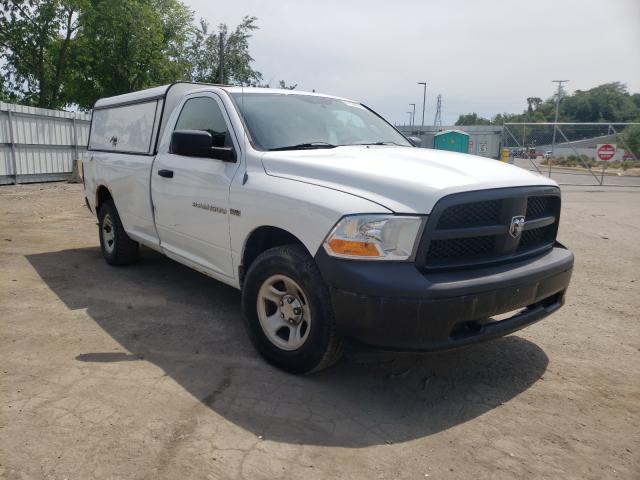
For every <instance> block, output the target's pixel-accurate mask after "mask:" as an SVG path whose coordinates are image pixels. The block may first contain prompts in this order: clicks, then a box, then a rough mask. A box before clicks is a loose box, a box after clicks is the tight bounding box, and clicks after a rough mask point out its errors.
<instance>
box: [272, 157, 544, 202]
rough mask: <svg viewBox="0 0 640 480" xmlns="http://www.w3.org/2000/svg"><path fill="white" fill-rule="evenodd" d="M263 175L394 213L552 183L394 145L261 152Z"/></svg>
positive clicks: (482, 162) (489, 163)
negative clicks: (465, 195)
mask: <svg viewBox="0 0 640 480" xmlns="http://www.w3.org/2000/svg"><path fill="white" fill-rule="evenodd" d="M262 163H263V165H264V169H265V171H266V172H267V174H268V175H273V176H277V177H283V178H289V179H292V180H299V181H302V182H307V183H312V184H315V185H320V186H324V187H327V188H332V189H334V190H340V191H343V192H347V193H351V194H353V195H357V196H359V197H363V198H366V199H368V200H371V201H373V202H376V203H378V204H380V205H382V206H384V207H386V208H388V209H390V210H392V211H394V212H397V213H424V214H426V213H430V212H431V209H432V208H433V206H434V205H435V203H436V202H437V201H438V200H439V199H440V198H442V197H443V196H445V195H449V194H452V193H458V192H466V191H472V190H486V189H490V188H504V187H520V186H549V185H553V186H555V185H556V183H555V182H554V181H553V180H550V179H549V178H547V177H543V176H541V175H538V174H535V173H532V172H529V171H527V170H524V169H522V168H519V167H516V166H513V165H509V164H506V163H503V162H500V161H498V160H492V159H487V158H484V157H478V156H475V155H467V154H464V153H455V152H446V151H442V150H432V149H426V148H412V147H395V146H369V147H367V146H360V145H358V146H345V147H336V148H332V149H318V150H296V151H285V152H267V153H265V154H264V155H263V157H262Z"/></svg>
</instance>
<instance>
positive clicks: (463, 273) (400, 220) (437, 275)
mask: <svg viewBox="0 0 640 480" xmlns="http://www.w3.org/2000/svg"><path fill="white" fill-rule="evenodd" d="M89 154H90V158H88V159H87V160H86V161H85V162H84V165H83V178H84V182H85V196H86V201H87V205H88V207H89V209H90V210H91V211H92V212H93V213H94V214H95V215H96V216H97V217H98V223H99V235H100V244H101V247H102V252H103V254H104V257H105V259H106V261H107V262H108V263H109V264H111V265H123V264H128V263H131V262H133V261H134V260H135V259H136V256H137V254H138V248H139V245H144V246H146V247H148V248H151V249H153V250H157V251H158V252H162V253H163V254H165V255H167V256H168V257H170V258H172V259H174V260H176V261H178V262H180V263H183V264H185V265H188V266H189V267H192V268H194V269H196V270H198V271H200V272H202V273H204V274H205V275H209V276H211V277H213V278H215V279H217V280H219V281H222V282H224V283H227V284H229V285H232V286H233V287H235V288H238V289H241V291H242V307H243V313H244V318H245V324H246V328H247V331H248V334H249V336H250V337H251V340H252V342H253V344H254V345H255V347H256V348H257V350H258V351H259V352H260V353H261V354H262V355H263V356H264V358H265V359H266V360H268V361H269V362H271V363H273V364H275V365H276V366H278V367H280V368H282V369H285V370H287V371H289V372H294V373H308V372H313V371H317V370H319V369H322V368H324V367H327V366H329V365H331V364H332V363H333V362H335V361H336V360H337V359H338V358H339V356H340V353H341V352H342V346H343V341H345V340H352V341H359V342H362V343H365V344H368V345H372V346H377V347H382V348H388V349H395V350H421V351H433V350H443V349H449V348H455V347H460V346H464V345H468V344H471V343H474V342H477V341H481V340H487V339H491V338H495V337H499V336H502V335H506V334H508V333H511V332H514V331H516V330H518V329H520V328H523V327H525V326H527V325H530V324H532V323H533V322H536V321H538V320H540V319H542V318H544V317H545V316H547V315H549V314H550V313H552V312H554V311H555V310H557V309H558V308H560V307H561V306H562V304H563V303H564V296H565V291H566V289H567V286H568V285H569V281H570V278H571V272H572V268H573V255H572V254H571V252H570V251H569V250H567V249H566V248H565V247H563V246H562V245H560V244H559V243H558V242H557V241H556V233H557V231H558V222H559V220H560V190H559V189H558V186H557V185H556V184H555V183H554V182H553V181H551V180H549V179H548V178H544V177H541V176H538V175H535V174H532V173H530V172H528V171H525V170H522V169H520V168H517V167H514V166H511V165H507V164H504V163H501V162H498V161H495V160H489V159H485V158H481V157H475V156H472V155H465V154H458V153H451V152H443V151H436V150H428V149H423V148H416V147H415V146H413V145H412V143H411V142H410V141H409V140H408V139H407V138H406V137H404V136H403V135H402V134H401V133H400V132H398V131H397V130H396V129H395V128H394V127H392V126H391V125H390V124H389V123H388V122H386V121H385V120H384V119H383V118H382V117H380V116H379V115H378V114H376V113H375V112H373V111H372V110H371V109H369V108H368V107H366V106H364V105H362V104H361V103H358V102H355V101H351V100H346V99H343V98H337V97H332V96H326V95H318V94H315V93H305V92H298V91H289V90H270V89H262V88H242V87H227V86H216V85H203V84H190V83H175V84H173V85H168V86H163V87H157V88H153V89H149V90H144V91H140V92H135V93H130V94H126V95H120V96H117V97H112V98H104V99H101V100H99V101H98V102H96V104H95V107H94V110H93V119H92V125H91V133H90V139H89ZM507 312H509V315H507V316H506V317H507V318H503V317H505V315H501V318H500V319H496V318H493V317H495V316H497V315H499V314H504V313H507Z"/></svg>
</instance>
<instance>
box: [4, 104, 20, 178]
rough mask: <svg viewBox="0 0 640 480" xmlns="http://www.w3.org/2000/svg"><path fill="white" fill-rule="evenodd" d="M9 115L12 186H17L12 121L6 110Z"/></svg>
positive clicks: (8, 112) (16, 165) (9, 112)
mask: <svg viewBox="0 0 640 480" xmlns="http://www.w3.org/2000/svg"><path fill="white" fill-rule="evenodd" d="M7 114H8V115H9V143H10V144H11V161H12V163H13V184H14V185H18V159H17V157H16V142H15V139H14V137H13V119H12V117H11V109H10V108H9V109H7Z"/></svg>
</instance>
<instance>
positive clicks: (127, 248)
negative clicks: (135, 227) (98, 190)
mask: <svg viewBox="0 0 640 480" xmlns="http://www.w3.org/2000/svg"><path fill="white" fill-rule="evenodd" d="M98 229H99V234H100V247H101V249H102V255H103V256H104V259H105V260H106V261H107V263H108V264H109V265H127V264H129V263H133V262H134V261H135V260H136V259H137V258H138V249H139V245H138V242H135V241H133V240H131V239H130V238H129V236H128V235H127V233H126V232H125V231H124V228H123V226H122V222H121V221H120V215H118V210H117V209H116V206H115V204H114V203H113V200H107V201H106V202H104V203H103V204H102V205H101V206H100V210H99V212H98Z"/></svg>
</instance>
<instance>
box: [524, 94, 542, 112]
mask: <svg viewBox="0 0 640 480" xmlns="http://www.w3.org/2000/svg"><path fill="white" fill-rule="evenodd" d="M541 104H542V99H541V98H540V97H528V98H527V105H528V108H527V111H528V112H529V113H533V111H534V110H537V109H538V107H539V106H540V105H541Z"/></svg>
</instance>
